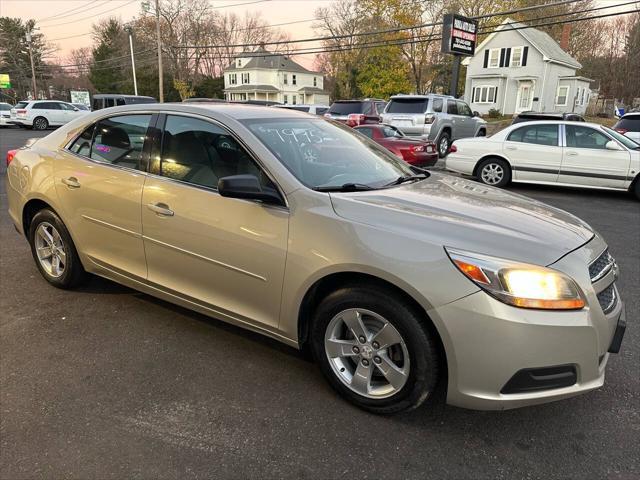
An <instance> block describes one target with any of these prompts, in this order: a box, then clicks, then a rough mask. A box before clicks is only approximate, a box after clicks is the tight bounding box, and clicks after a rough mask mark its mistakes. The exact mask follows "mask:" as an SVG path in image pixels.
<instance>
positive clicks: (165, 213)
mask: <svg viewBox="0 0 640 480" xmlns="http://www.w3.org/2000/svg"><path fill="white" fill-rule="evenodd" d="M147 208H148V209H149V210H151V211H152V212H154V213H155V214H156V215H160V216H162V217H173V210H171V209H170V208H169V205H167V204H166V203H148V204H147Z"/></svg>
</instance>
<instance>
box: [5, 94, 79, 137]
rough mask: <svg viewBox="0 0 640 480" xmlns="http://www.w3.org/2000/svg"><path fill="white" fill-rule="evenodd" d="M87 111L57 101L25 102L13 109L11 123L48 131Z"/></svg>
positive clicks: (19, 103)
mask: <svg viewBox="0 0 640 480" xmlns="http://www.w3.org/2000/svg"><path fill="white" fill-rule="evenodd" d="M87 113H89V112H87V111H84V110H80V109H78V108H76V107H74V106H73V105H71V104H70V103H67V102H60V101H57V100H28V101H27V100H25V101H22V102H18V103H17V104H16V106H15V107H14V108H12V109H11V119H10V122H11V123H13V124H15V125H19V126H21V127H29V128H33V129H34V130H46V129H47V128H49V127H54V126H59V125H64V124H65V123H67V122H70V121H71V120H74V119H76V118H78V117H79V116H81V115H86V114H87Z"/></svg>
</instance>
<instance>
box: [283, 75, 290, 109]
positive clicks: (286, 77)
mask: <svg viewBox="0 0 640 480" xmlns="http://www.w3.org/2000/svg"><path fill="white" fill-rule="evenodd" d="M282 75H283V77H284V84H285V85H289V75H287V74H286V73H283V74H282ZM285 103H287V102H285Z"/></svg>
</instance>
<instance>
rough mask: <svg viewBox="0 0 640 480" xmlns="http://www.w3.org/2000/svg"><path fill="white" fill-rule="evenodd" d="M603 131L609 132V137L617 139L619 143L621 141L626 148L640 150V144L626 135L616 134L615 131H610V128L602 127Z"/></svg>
mask: <svg viewBox="0 0 640 480" xmlns="http://www.w3.org/2000/svg"><path fill="white" fill-rule="evenodd" d="M602 129H603V130H604V131H605V132H607V133H608V134H609V135H611V136H612V137H613V138H615V139H616V140H617V141H619V142H620V143H621V144H623V145H624V146H625V147H627V148H629V149H631V150H640V143H637V142H635V141H633V140H631V139H630V138H629V137H627V136H626V135H622V134H620V133H618V132H616V131H615V130H612V129H610V128H609V127H602Z"/></svg>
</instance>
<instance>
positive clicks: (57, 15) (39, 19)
mask: <svg viewBox="0 0 640 480" xmlns="http://www.w3.org/2000/svg"><path fill="white" fill-rule="evenodd" d="M98 1H99V0H89V2H87V3H85V4H83V5H80V6H78V7H73V8H71V9H69V10H64V11H63V12H60V13H58V14H56V15H51V16H49V17H44V18H37V19H36V22H46V21H47V20H50V19H52V18H58V17H61V16H64V15H66V14H67V13H70V12H73V11H75V10H80V9H83V8H86V7H88V6H89V5H91V4H92V3H96V2H98Z"/></svg>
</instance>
